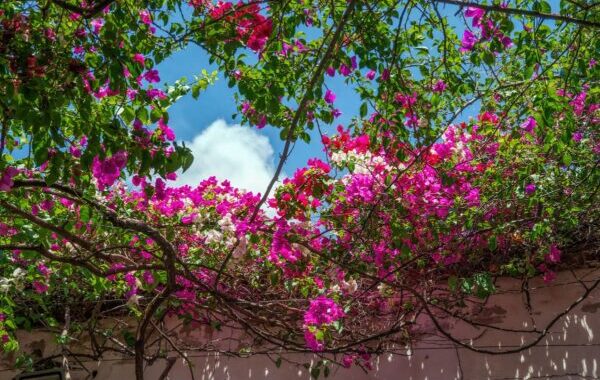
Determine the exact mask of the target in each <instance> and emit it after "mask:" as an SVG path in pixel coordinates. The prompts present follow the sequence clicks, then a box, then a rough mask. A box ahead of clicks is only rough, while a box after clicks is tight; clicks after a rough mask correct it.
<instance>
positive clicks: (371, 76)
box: [366, 70, 375, 80]
mask: <svg viewBox="0 0 600 380" xmlns="http://www.w3.org/2000/svg"><path fill="white" fill-rule="evenodd" d="M366 77H367V79H368V80H373V79H375V70H369V72H368V73H367V75H366Z"/></svg>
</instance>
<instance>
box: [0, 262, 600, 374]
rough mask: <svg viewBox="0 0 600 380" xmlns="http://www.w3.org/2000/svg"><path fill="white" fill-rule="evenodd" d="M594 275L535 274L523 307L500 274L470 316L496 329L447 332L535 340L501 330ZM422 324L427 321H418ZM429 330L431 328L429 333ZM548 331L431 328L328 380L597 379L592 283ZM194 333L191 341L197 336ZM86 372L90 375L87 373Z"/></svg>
mask: <svg viewBox="0 0 600 380" xmlns="http://www.w3.org/2000/svg"><path fill="white" fill-rule="evenodd" d="M598 278H600V270H599V269H587V270H579V271H577V272H562V273H559V276H558V278H557V279H556V280H555V281H554V282H553V283H551V284H549V285H547V284H544V283H543V282H541V281H539V280H533V281H531V283H530V290H531V292H530V294H531V298H530V305H531V308H530V309H529V310H528V307H527V306H526V302H524V299H523V295H522V293H521V292H520V288H521V283H520V282H518V281H515V280H501V281H499V282H498V283H497V287H498V289H499V292H498V294H497V295H495V296H494V297H493V298H492V299H491V300H490V302H489V303H488V306H487V307H486V309H485V310H484V312H482V313H480V314H479V315H478V316H477V318H478V320H479V321H481V322H485V323H492V324H494V326H498V327H500V328H502V329H504V330H494V329H477V328H474V327H473V326H469V325H467V324H466V323H458V322H456V321H452V323H450V321H444V322H445V323H446V324H447V325H448V327H449V328H450V331H451V332H452V334H453V335H455V336H458V337H460V338H461V339H464V341H465V342H468V341H471V342H472V343H473V346H474V347H481V348H490V349H494V348H498V347H501V348H503V349H510V348H517V347H519V346H521V345H523V344H527V343H528V342H530V341H531V340H533V339H534V338H535V335H533V334H531V335H530V334H522V333H514V332H509V331H506V329H509V330H510V329H526V328H530V327H531V326H534V325H535V326H536V327H537V328H539V329H542V328H544V327H545V326H546V325H547V324H548V323H549V322H550V321H552V320H553V319H555V318H556V316H557V315H558V314H559V313H561V312H563V311H565V310H566V309H567V308H568V306H569V305H570V304H572V303H573V302H574V301H575V300H577V299H578V298H579V297H580V296H581V295H582V294H583V293H584V292H585V288H584V285H585V286H587V287H589V286H591V285H593V284H594V282H595V281H596V280H597V279H598ZM422 323H423V324H425V325H426V324H427V323H430V322H428V321H423V322H422ZM433 330H434V329H432V331H433ZM549 331H550V332H549V333H548V334H547V335H546V336H545V337H544V338H543V339H542V340H541V341H540V342H539V343H538V344H537V345H535V346H534V347H531V348H529V349H527V350H525V351H522V352H519V353H515V354H509V355H489V354H488V355H486V354H480V353H475V352H472V351H470V350H468V349H465V348H460V347H457V346H456V345H455V344H454V343H452V342H451V341H449V340H447V339H446V338H444V337H443V336H440V334H435V333H432V334H430V335H427V336H426V337H424V338H423V339H422V340H421V341H420V342H419V343H418V344H415V345H413V346H412V347H411V349H410V350H406V352H405V355H382V356H380V357H378V358H376V360H375V361H374V364H375V368H374V369H373V370H372V371H370V372H368V373H365V372H363V371H362V370H361V369H360V368H352V369H349V370H348V369H342V368H340V369H334V370H332V372H331V374H330V376H329V378H331V379H336V380H340V379H341V380H363V379H407V380H417V379H419V380H420V379H428V380H436V379H440V380H445V379H468V380H471V379H473V380H479V379H525V378H527V379H547V378H552V379H582V378H583V379H600V368H598V367H600V286H599V287H598V288H596V289H594V290H593V291H592V292H591V293H590V294H589V295H588V297H587V298H586V299H585V300H584V301H583V302H581V303H580V304H579V305H577V306H576V307H574V308H573V309H572V310H571V311H570V312H569V313H568V314H566V315H565V316H564V317H561V318H560V319H558V320H557V322H556V323H555V324H554V325H553V327H552V328H551V329H550V330H549ZM21 336H22V338H23V339H24V341H25V343H24V346H25V348H26V349H27V348H28V349H34V348H38V349H40V350H42V351H44V354H49V353H51V352H52V350H56V347H55V346H53V345H52V344H51V343H50V342H51V338H50V336H48V335H45V334H44V333H42V332H36V333H35V334H30V333H22V334H21ZM200 336H204V339H206V334H199V335H198V336H197V337H196V339H201V338H200ZM286 357H287V358H289V359H291V360H293V361H295V362H310V361H311V359H313V358H311V356H302V355H298V354H294V355H287V356H286ZM190 360H191V361H192V362H193V364H194V378H195V379H198V380H222V379H223V380H225V379H227V380H229V379H231V380H245V379H248V380H260V379H269V380H272V379H285V380H294V379H309V378H310V375H309V371H308V370H307V369H306V368H304V367H303V366H296V365H292V364H286V363H285V362H284V363H283V364H282V365H281V367H280V368H277V367H276V366H275V364H274V363H273V362H272V361H271V360H270V359H269V358H267V357H266V356H253V357H250V358H243V359H241V358H230V357H224V356H219V355H215V354H202V353H196V354H190ZM85 364H86V366H87V367H88V368H89V369H91V370H95V371H97V374H96V376H95V377H94V378H95V379H98V380H121V379H129V378H133V363H132V361H131V360H122V358H111V359H108V360H103V361H101V362H99V363H91V362H88V363H85ZM165 364H166V363H165V362H164V361H162V362H156V363H154V364H153V365H152V366H149V367H148V368H147V369H146V375H147V376H146V377H147V379H149V380H153V379H157V378H158V377H159V376H160V374H161V373H162V371H163V369H164V367H165ZM1 366H2V367H3V370H2V371H0V379H7V380H8V379H11V378H12V377H13V376H14V374H15V373H14V372H13V371H11V370H10V364H9V363H8V362H4V363H3V364H1ZM86 376H87V374H85V373H82V372H73V373H72V378H73V379H85V378H86ZM87 378H91V377H87ZM169 379H171V380H187V379H191V375H190V372H189V368H188V367H187V366H186V365H185V364H184V363H183V362H182V360H181V359H178V360H177V362H176V364H175V365H174V367H173V368H172V370H171V372H170V375H169Z"/></svg>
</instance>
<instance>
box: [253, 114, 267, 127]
mask: <svg viewBox="0 0 600 380" xmlns="http://www.w3.org/2000/svg"><path fill="white" fill-rule="evenodd" d="M265 125H267V117H266V116H265V115H262V116H261V117H260V119H258V123H257V124H256V128H258V129H263V128H264V127H265Z"/></svg>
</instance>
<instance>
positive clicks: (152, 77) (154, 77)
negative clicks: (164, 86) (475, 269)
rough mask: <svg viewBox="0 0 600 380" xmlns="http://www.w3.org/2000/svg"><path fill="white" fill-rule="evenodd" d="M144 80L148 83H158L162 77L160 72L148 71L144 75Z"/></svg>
mask: <svg viewBox="0 0 600 380" xmlns="http://www.w3.org/2000/svg"><path fill="white" fill-rule="evenodd" d="M144 79H146V80H147V81H148V83H158V82H160V76H159V75H158V70H155V69H152V70H148V71H146V72H145V73H144Z"/></svg>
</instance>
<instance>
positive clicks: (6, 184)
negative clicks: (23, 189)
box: [0, 166, 19, 191]
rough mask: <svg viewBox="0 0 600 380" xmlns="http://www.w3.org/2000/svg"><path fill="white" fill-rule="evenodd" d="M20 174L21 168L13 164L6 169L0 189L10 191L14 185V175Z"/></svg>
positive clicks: (1, 178)
mask: <svg viewBox="0 0 600 380" xmlns="http://www.w3.org/2000/svg"><path fill="white" fill-rule="evenodd" d="M17 174H19V170H18V169H17V168H14V167H12V166H9V167H7V168H6V169H4V172H3V173H2V176H0V191H10V189H12V187H13V186H14V181H13V177H14V176H16V175H17Z"/></svg>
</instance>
